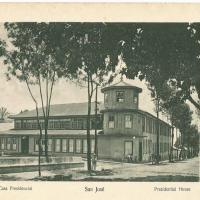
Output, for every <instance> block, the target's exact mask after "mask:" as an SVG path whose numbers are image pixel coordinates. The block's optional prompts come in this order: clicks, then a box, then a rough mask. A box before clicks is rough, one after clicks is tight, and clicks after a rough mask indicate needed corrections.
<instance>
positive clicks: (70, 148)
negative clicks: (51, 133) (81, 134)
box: [69, 139, 74, 153]
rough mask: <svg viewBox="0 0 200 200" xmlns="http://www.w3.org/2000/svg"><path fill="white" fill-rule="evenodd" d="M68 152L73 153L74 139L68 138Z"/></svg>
mask: <svg viewBox="0 0 200 200" xmlns="http://www.w3.org/2000/svg"><path fill="white" fill-rule="evenodd" d="M69 152H70V153H73V152H74V140H73V139H69Z"/></svg>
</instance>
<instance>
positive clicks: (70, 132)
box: [0, 130, 100, 136]
mask: <svg viewBox="0 0 200 200" xmlns="http://www.w3.org/2000/svg"><path fill="white" fill-rule="evenodd" d="M99 131H100V130H98V131H97V133H98V132H99ZM94 133H95V131H94V130H90V134H91V135H94ZM86 134H87V130H48V135H66V136H68V135H69V136H73V135H83V136H84V135H85V136H86ZM0 135H10V136H12V135H15V136H16V135H19V136H20V135H39V130H7V131H0Z"/></svg>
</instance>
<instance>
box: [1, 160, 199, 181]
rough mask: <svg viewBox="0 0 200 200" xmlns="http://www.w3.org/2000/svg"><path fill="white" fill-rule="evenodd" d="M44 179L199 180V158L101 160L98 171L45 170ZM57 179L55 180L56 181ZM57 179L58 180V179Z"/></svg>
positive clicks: (30, 176)
mask: <svg viewBox="0 0 200 200" xmlns="http://www.w3.org/2000/svg"><path fill="white" fill-rule="evenodd" d="M37 176H38V173H37V172H25V173H15V174H12V173H11V174H6V175H5V174H4V175H3V174H2V175H0V180H11V181H12V180H38V178H37ZM42 176H43V180H67V181H147V182H148V181H176V182H180V181H185V182H186V181H191V182H196V181H199V158H198V157H195V158H192V159H188V160H184V161H178V162H175V163H169V162H167V161H166V162H162V163H160V164H159V165H152V164H151V163H145V164H132V163H117V162H105V161H98V162H97V169H96V172H93V173H92V174H91V175H89V174H88V173H87V170H86V165H85V168H82V169H80V168H79V169H65V170H56V171H43V172H42ZM52 177H53V178H52ZM55 177H56V179H55Z"/></svg>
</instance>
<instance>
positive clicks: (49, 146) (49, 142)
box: [48, 139, 52, 151]
mask: <svg viewBox="0 0 200 200" xmlns="http://www.w3.org/2000/svg"><path fill="white" fill-rule="evenodd" d="M48 151H52V139H48Z"/></svg>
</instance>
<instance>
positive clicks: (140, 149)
mask: <svg viewBox="0 0 200 200" xmlns="http://www.w3.org/2000/svg"><path fill="white" fill-rule="evenodd" d="M139 161H140V162H141V161H142V142H139Z"/></svg>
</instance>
